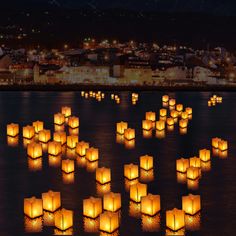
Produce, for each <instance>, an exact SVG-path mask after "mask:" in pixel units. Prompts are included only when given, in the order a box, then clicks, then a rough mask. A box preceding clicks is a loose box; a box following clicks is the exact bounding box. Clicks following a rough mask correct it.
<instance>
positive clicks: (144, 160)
mask: <svg viewBox="0 0 236 236" xmlns="http://www.w3.org/2000/svg"><path fill="white" fill-rule="evenodd" d="M140 168H142V169H144V170H151V169H153V157H152V156H149V155H145V156H141V157H140Z"/></svg>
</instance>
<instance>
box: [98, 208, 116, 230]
mask: <svg viewBox="0 0 236 236" xmlns="http://www.w3.org/2000/svg"><path fill="white" fill-rule="evenodd" d="M118 228H119V215H118V213H117V212H116V213H115V212H105V213H103V214H101V215H100V219H99V229H100V230H101V231H104V232H107V233H113V232H115V231H116V230H117V229H118Z"/></svg>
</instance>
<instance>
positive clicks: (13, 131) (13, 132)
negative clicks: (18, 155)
mask: <svg viewBox="0 0 236 236" xmlns="http://www.w3.org/2000/svg"><path fill="white" fill-rule="evenodd" d="M18 134H19V125H18V124H14V123H12V124H8V125H7V135H8V136H11V137H15V136H17V135H18Z"/></svg>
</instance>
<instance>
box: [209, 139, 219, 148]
mask: <svg viewBox="0 0 236 236" xmlns="http://www.w3.org/2000/svg"><path fill="white" fill-rule="evenodd" d="M220 141H221V139H220V138H212V140H211V145H212V147H213V148H216V149H218V148H219V142H220Z"/></svg>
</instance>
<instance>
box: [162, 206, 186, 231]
mask: <svg viewBox="0 0 236 236" xmlns="http://www.w3.org/2000/svg"><path fill="white" fill-rule="evenodd" d="M166 226H167V227H168V228H169V229H171V230H173V231H178V230H180V229H182V228H184V227H185V213H184V211H183V210H178V209H176V208H175V209H173V210H170V211H166Z"/></svg>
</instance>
